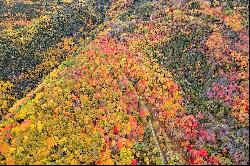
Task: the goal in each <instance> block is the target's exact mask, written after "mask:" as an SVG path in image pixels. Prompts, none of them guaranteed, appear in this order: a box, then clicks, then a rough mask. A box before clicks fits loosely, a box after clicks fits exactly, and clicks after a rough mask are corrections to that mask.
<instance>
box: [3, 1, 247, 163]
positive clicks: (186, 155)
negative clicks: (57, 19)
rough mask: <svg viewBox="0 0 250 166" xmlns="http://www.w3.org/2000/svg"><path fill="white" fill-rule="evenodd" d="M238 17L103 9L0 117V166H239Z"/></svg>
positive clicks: (203, 6) (204, 9)
mask: <svg viewBox="0 0 250 166" xmlns="http://www.w3.org/2000/svg"><path fill="white" fill-rule="evenodd" d="M230 5H231V6H230ZM233 5H236V6H233ZM245 10H248V9H246V3H245V2H244V3H241V2H239V3H235V4H229V3H228V2H227V1H225V4H224V7H222V8H220V7H218V6H216V4H212V5H211V4H209V3H208V2H198V1H191V2H189V3H185V4H181V5H176V6H171V4H170V3H169V2H168V1H163V0H162V1H149V0H141V1H139V0H135V1H132V0H131V1H126V0H120V1H114V2H112V3H111V5H110V8H109V9H108V10H107V13H106V19H105V22H103V23H102V24H100V25H99V26H97V27H96V28H95V29H93V31H92V32H90V33H91V34H95V36H96V37H94V39H93V40H86V41H85V42H84V43H82V44H84V45H82V44H81V45H79V47H78V48H79V49H77V51H76V52H75V54H78V55H77V56H76V57H75V56H70V58H68V60H67V61H64V62H62V63H61V65H59V67H58V68H56V69H54V70H53V72H51V73H50V74H49V75H48V76H47V77H45V78H44V80H43V81H42V82H41V83H40V84H39V86H38V87H37V88H36V89H34V90H33V91H31V92H29V93H28V94H27V95H26V97H24V98H22V99H21V100H19V101H17V102H16V103H15V104H14V105H13V107H12V108H10V109H9V111H8V113H7V115H6V116H4V118H3V120H2V122H1V124H0V125H1V126H0V127H1V129H0V130H1V135H0V153H1V155H0V156H1V162H2V164H133V165H134V164H247V163H248V162H249V158H248V151H249V142H248V138H249V131H248V129H249V126H248V123H249V119H248V93H249V91H248V85H249V81H248V78H249V71H248V67H249V66H248V65H249V64H248V53H249V52H248V49H246V47H247V46H248V44H247V43H248V25H247V23H246V22H244V19H243V18H244V17H245V15H240V12H241V13H244V12H242V11H245Z"/></svg>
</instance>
